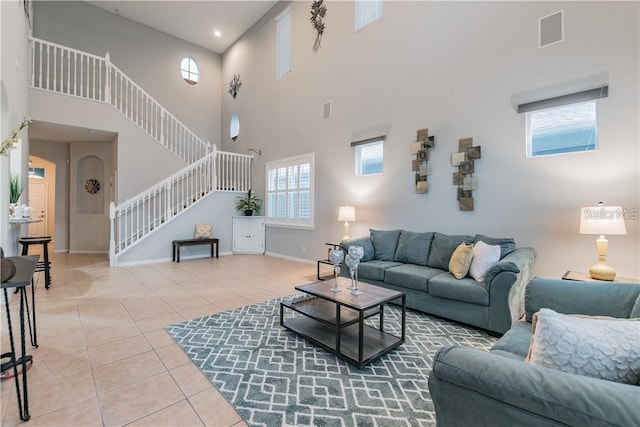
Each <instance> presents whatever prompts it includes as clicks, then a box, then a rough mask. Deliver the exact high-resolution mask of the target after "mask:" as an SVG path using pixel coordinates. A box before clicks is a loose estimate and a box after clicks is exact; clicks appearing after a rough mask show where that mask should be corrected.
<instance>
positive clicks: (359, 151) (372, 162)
mask: <svg viewBox="0 0 640 427" xmlns="http://www.w3.org/2000/svg"><path fill="white" fill-rule="evenodd" d="M385 138H386V137H385V136H378V137H375V138H370V139H365V140H362V141H356V142H352V143H351V146H352V147H353V149H354V150H355V158H356V175H377V174H381V173H382V171H383V164H384V144H383V143H384V140H385Z"/></svg>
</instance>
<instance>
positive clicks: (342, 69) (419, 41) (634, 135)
mask: <svg viewBox="0 0 640 427" xmlns="http://www.w3.org/2000/svg"><path fill="white" fill-rule="evenodd" d="M310 4H311V3H310V2H302V1H300V2H292V3H291V7H292V13H293V19H292V21H293V30H292V33H293V39H294V40H293V46H292V57H293V71H292V72H291V73H290V74H289V75H287V76H285V77H284V78H283V79H281V80H278V81H276V80H275V61H274V57H275V16H276V15H277V14H278V13H280V11H281V10H282V9H283V8H284V7H285V6H286V4H278V5H276V7H274V9H273V10H272V11H271V12H270V14H269V15H268V16H266V17H264V18H263V19H262V20H261V21H260V22H259V23H258V24H256V26H254V28H252V29H251V30H250V31H249V32H247V33H246V34H245V35H244V36H243V37H242V38H241V40H239V41H238V42H237V43H236V44H235V45H234V46H232V47H231V48H230V49H229V50H228V51H227V52H226V53H225V55H224V56H223V70H222V87H223V88H224V87H226V85H228V81H230V80H231V79H232V78H233V74H234V73H236V74H238V73H239V74H241V76H242V87H241V89H240V92H239V94H238V97H237V98H236V99H232V98H231V97H230V96H228V95H225V96H223V97H222V132H221V139H222V140H223V149H226V150H233V151H238V152H246V148H247V147H256V148H261V149H262V157H260V158H258V161H257V162H256V166H255V169H254V170H255V171H257V173H256V175H255V178H256V179H255V181H256V183H255V184H254V188H255V189H256V190H257V191H258V194H259V196H263V195H264V176H263V175H264V162H266V161H269V160H275V159H279V158H283V157H288V156H292V155H296V154H302V153H307V152H312V151H313V152H315V153H316V165H315V166H316V173H315V180H316V188H315V206H316V208H315V218H316V229H315V231H301V230H291V229H280V228H268V230H267V242H268V243H267V251H269V252H274V253H279V254H283V255H287V256H294V257H300V258H309V259H314V258H318V257H321V256H323V255H324V254H325V250H326V248H325V247H324V242H326V241H330V240H335V239H339V238H340V236H341V235H342V224H340V223H338V221H336V218H337V209H338V206H339V205H341V204H345V203H349V204H352V205H355V206H356V214H357V221H356V222H354V223H352V224H351V233H350V234H351V236H359V235H365V234H367V233H368V228H370V227H371V228H380V229H387V228H403V229H409V230H415V231H440V232H444V233H467V234H475V233H483V234H486V235H490V236H496V237H498V236H512V237H514V238H515V239H516V241H517V243H518V245H519V246H531V247H534V248H536V250H537V251H538V261H537V265H536V267H535V270H534V273H535V274H537V275H540V276H544V277H560V276H561V275H562V274H563V273H564V272H565V271H566V270H569V269H573V270H579V271H586V270H587V269H588V268H589V266H590V265H592V264H594V263H595V261H596V259H597V255H596V247H595V242H594V240H595V237H596V236H584V235H579V234H578V225H579V214H580V207H582V206H591V205H593V204H595V203H597V202H598V201H601V200H602V201H604V202H606V203H607V204H610V205H621V206H623V207H624V208H626V209H629V210H633V209H638V208H639V206H640V200H639V199H640V175H639V170H640V168H639V161H640V152H639V148H638V147H639V144H638V142H639V140H640V132H639V129H638V116H639V114H640V109H639V100H638V93H639V90H640V88H639V82H638V75H639V72H640V67H639V56H640V54H639V52H640V49H639V28H640V25H639V6H640V5H639V4H638V3H637V2H403V1H395V2H385V5H384V17H383V18H382V20H380V21H379V22H376V23H374V24H372V25H370V26H368V27H365V28H364V29H362V30H360V31H359V32H357V33H354V32H353V2H328V3H327V8H328V11H327V17H326V31H325V34H324V36H323V38H322V46H321V48H320V49H319V50H318V52H317V53H314V52H313V50H312V46H313V42H314V37H315V34H314V30H313V28H312V27H311V25H310V23H309V20H308V16H309V8H310ZM560 9H564V11H565V41H564V42H562V43H559V44H556V45H553V46H550V47H547V48H544V49H539V48H538V41H537V38H538V18H540V17H542V16H545V15H547V14H549V13H552V12H555V11H557V10H560ZM602 80H606V82H607V83H608V84H609V97H608V98H607V99H605V100H602V101H601V102H600V103H599V104H600V107H599V137H600V139H599V143H600V147H599V150H598V151H596V152H589V153H580V154H567V155H561V156H552V157H545V158H535V159H527V158H525V141H524V134H525V122H524V116H522V115H519V114H518V113H517V112H516V110H515V107H514V105H515V104H516V103H517V101H525V100H534V99H536V98H538V97H539V98H544V97H545V96H548V95H549V93H550V92H551V91H550V89H554V90H556V91H558V90H559V91H560V93H557V94H563V93H566V92H562V91H563V90H564V91H571V90H574V89H577V88H578V89H589V88H591V86H588V87H581V86H582V85H584V84H592V83H595V82H600V81H602ZM526 98H529V99H526ZM326 101H332V105H333V115H332V117H331V118H330V119H328V120H324V119H323V104H324V103H325V102H326ZM234 112H237V113H238V114H239V116H240V137H239V139H238V141H237V142H235V143H232V142H231V141H229V138H228V136H227V135H228V129H227V128H228V123H229V120H230V117H231V114H232V113H234ZM387 123H390V127H391V130H390V132H389V135H388V139H387V141H386V142H385V164H384V174H383V175H379V176H370V177H357V176H354V173H353V161H354V159H353V151H352V149H351V148H350V146H349V144H350V142H351V135H352V133H353V132H358V131H360V130H363V129H364V130H366V129H368V128H373V127H376V126H379V125H382V124H387ZM421 128H429V129H430V132H431V133H432V134H433V135H435V137H436V146H435V148H434V149H432V150H431V151H430V155H431V162H432V175H431V176H430V177H429V181H430V185H431V187H430V190H429V193H428V194H425V195H418V194H416V193H415V190H414V184H413V174H412V172H411V170H410V167H411V156H410V155H409V143H410V142H411V141H413V140H415V132H416V130H418V129H421ZM465 137H473V138H474V143H475V144H476V145H480V146H482V159H480V160H478V161H477V162H476V173H475V174H474V175H475V176H477V178H478V181H479V188H478V190H477V191H474V201H475V210H474V211H472V212H461V211H459V210H458V207H457V203H456V187H455V186H454V185H452V173H453V172H454V171H455V169H454V168H453V167H452V166H451V163H450V156H451V153H453V152H455V151H457V145H458V139H459V138H465ZM639 222H640V221H638V218H637V216H636V217H635V219H633V218H631V219H629V220H628V221H627V222H626V225H627V231H628V234H627V235H626V236H611V237H610V239H609V241H610V244H609V261H610V264H611V265H612V266H614V267H615V268H616V269H617V270H618V274H619V275H620V276H626V277H640V267H639V259H640V251H639V247H640V242H639V233H640V231H639V227H638V224H639ZM303 246H306V248H307V253H303V252H302V247H303Z"/></svg>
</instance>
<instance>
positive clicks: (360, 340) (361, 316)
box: [358, 310, 364, 368]
mask: <svg viewBox="0 0 640 427" xmlns="http://www.w3.org/2000/svg"><path fill="white" fill-rule="evenodd" d="M358 329H359V337H358V367H360V368H362V367H363V366H364V365H363V363H362V358H363V354H364V311H363V310H359V314H358Z"/></svg>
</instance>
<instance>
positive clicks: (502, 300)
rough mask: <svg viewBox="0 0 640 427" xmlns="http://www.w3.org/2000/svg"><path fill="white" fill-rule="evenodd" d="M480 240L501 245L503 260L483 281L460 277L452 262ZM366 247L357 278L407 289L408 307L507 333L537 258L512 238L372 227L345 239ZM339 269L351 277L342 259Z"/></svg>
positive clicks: (521, 309)
mask: <svg viewBox="0 0 640 427" xmlns="http://www.w3.org/2000/svg"><path fill="white" fill-rule="evenodd" d="M478 241H482V242H485V243H487V244H489V245H494V246H495V245H499V246H500V259H499V260H498V261H497V262H496V263H495V264H494V265H492V266H491V268H489V270H488V271H487V272H486V276H485V278H484V281H482V282H479V281H477V280H475V279H474V278H472V277H469V276H467V277H463V278H461V279H456V278H455V277H454V276H453V275H452V274H451V272H449V261H450V259H451V256H452V254H453V252H454V251H455V250H456V248H457V247H458V246H459V245H460V244H461V243H465V244H473V243H475V242H478ZM349 246H362V247H363V248H364V252H365V254H364V257H363V258H362V260H361V262H360V265H359V266H358V280H361V281H364V282H367V283H370V284H374V285H378V286H382V287H385V288H388V289H393V290H397V291H401V292H404V293H405V294H406V296H407V307H409V308H411V309H414V310H419V311H422V312H425V313H430V314H434V315H437V316H441V317H444V318H447V319H451V320H455V321H458V322H461V323H466V324H469V325H473V326H476V327H479V328H482V329H485V330H487V331H491V332H494V333H497V334H503V333H505V332H506V331H507V330H509V328H510V327H511V325H512V324H513V323H514V322H516V321H517V320H518V319H519V318H520V317H521V316H522V314H523V313H524V289H525V285H526V284H527V283H528V282H529V280H530V278H531V269H532V266H533V264H534V263H535V260H536V252H535V250H533V249H532V248H516V244H515V242H514V240H513V239H510V238H502V239H496V238H491V237H487V236H483V235H475V236H469V235H445V234H442V233H437V232H426V233H419V232H412V231H406V230H370V235H369V236H366V237H360V238H356V239H352V240H348V241H343V242H341V244H340V247H341V248H342V249H343V250H344V251H345V253H347V252H348V249H349ZM341 274H342V275H343V276H345V277H348V276H349V269H348V268H347V267H346V266H345V265H344V264H343V267H342V272H341Z"/></svg>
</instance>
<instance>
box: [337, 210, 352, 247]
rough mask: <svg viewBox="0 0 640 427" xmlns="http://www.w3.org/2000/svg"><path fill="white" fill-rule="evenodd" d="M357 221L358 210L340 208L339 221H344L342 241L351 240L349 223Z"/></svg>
mask: <svg viewBox="0 0 640 427" xmlns="http://www.w3.org/2000/svg"><path fill="white" fill-rule="evenodd" d="M355 220H356V209H355V208H354V207H353V206H348V205H346V206H340V208H339V209H338V221H344V236H342V240H343V241H344V240H349V239H350V237H349V221H355Z"/></svg>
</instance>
